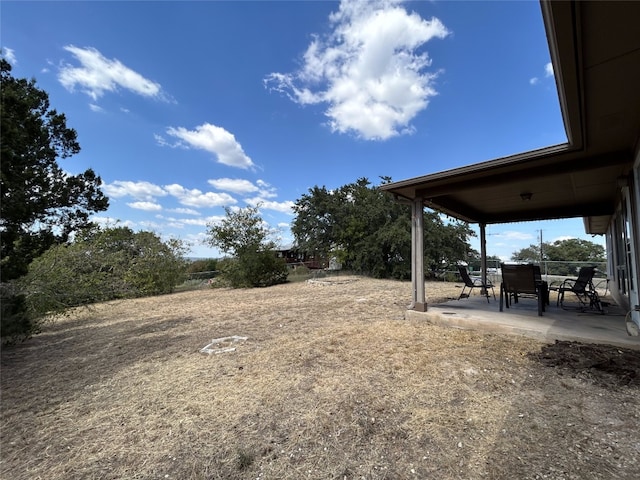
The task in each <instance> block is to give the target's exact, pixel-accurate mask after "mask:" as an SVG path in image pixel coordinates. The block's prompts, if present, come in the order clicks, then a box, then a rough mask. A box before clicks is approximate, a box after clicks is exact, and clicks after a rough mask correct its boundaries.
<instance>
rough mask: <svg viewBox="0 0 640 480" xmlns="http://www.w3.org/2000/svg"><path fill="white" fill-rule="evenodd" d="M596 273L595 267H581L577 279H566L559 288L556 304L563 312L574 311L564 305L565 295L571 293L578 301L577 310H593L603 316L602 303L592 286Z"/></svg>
mask: <svg viewBox="0 0 640 480" xmlns="http://www.w3.org/2000/svg"><path fill="white" fill-rule="evenodd" d="M595 273H596V267H582V268H580V271H579V272H578V278H567V279H565V280H564V281H563V282H562V283H561V284H560V286H559V287H557V290H558V300H557V304H558V306H560V307H561V308H563V309H564V310H571V309H575V307H570V306H568V305H565V294H566V293H573V294H574V295H575V297H576V298H577V299H578V304H579V305H578V307H577V308H578V310H587V309H589V310H594V311H597V312H599V313H601V314H604V310H603V308H602V302H601V301H600V296H599V295H598V291H597V290H596V288H595V286H594V285H593V276H594V275H595Z"/></svg>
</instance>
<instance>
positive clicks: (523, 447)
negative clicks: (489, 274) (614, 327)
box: [0, 277, 640, 480]
mask: <svg viewBox="0 0 640 480" xmlns="http://www.w3.org/2000/svg"><path fill="white" fill-rule="evenodd" d="M460 288H461V285H456V284H449V283H430V284H428V285H427V294H428V296H429V301H432V302H433V301H439V300H441V299H445V298H451V297H457V294H458V293H459V291H460ZM410 297H411V286H410V284H409V283H406V282H394V281H381V280H372V279H364V278H355V277H338V278H337V279H336V278H334V279H333V280H330V281H325V282H315V283H310V282H300V283H290V284H286V285H280V286H275V287H270V288H264V289H254V290H230V289H203V290H197V291H190V292H184V293H178V294H172V295H167V296H162V297H154V298H145V299H137V300H127V301H119V302H109V303H105V304H101V305H97V306H95V307H94V308H92V309H91V310H79V311H77V312H74V313H73V314H72V315H71V316H69V317H68V318H64V319H61V320H58V321H57V322H55V323H54V324H52V325H50V326H48V327H47V328H46V330H45V331H44V332H43V333H42V334H40V335H38V336H37V337H35V338H33V339H31V340H29V341H27V342H25V343H22V344H19V345H16V346H14V347H5V348H3V350H2V356H1V360H2V364H1V365H2V372H1V373H2V377H1V386H2V404H1V408H2V410H1V419H2V424H1V425H2V436H1V442H0V447H1V450H0V455H1V457H0V477H1V478H2V479H7V480H9V479H12V480H14V479H15V480H20V479H93V478H95V479H98V478H99V479H125V478H126V479H165V478H167V479H303V478H309V479H356V478H357V479H361V478H366V479H412V478H416V479H427V478H437V479H480V478H488V479H515V478H517V479H580V480H583V479H606V480H609V479H614V478H615V479H636V478H638V475H639V472H640V436H639V435H638V433H639V432H638V430H639V429H638V427H639V425H640V352H638V351H632V350H625V349H621V348H616V347H609V346H604V345H583V344H578V343H570V342H558V343H555V344H545V343H540V342H538V341H535V340H532V339H528V338H524V337H519V336H507V335H497V334H488V333H483V332H477V331H465V330H459V329H453V328H443V327H437V326H434V325H430V324H428V323H426V322H418V321H408V320H405V319H404V312H405V310H406V307H407V304H408V303H409V299H410ZM230 335H240V336H247V337H248V339H247V340H246V341H244V342H240V343H237V344H236V345H235V346H236V350H235V351H234V352H230V353H223V354H211V355H208V354H203V353H200V349H201V348H203V347H204V346H205V345H207V344H208V343H209V342H210V341H211V340H212V339H214V338H219V337H225V336H230Z"/></svg>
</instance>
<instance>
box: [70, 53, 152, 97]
mask: <svg viewBox="0 0 640 480" xmlns="http://www.w3.org/2000/svg"><path fill="white" fill-rule="evenodd" d="M64 49H65V50H66V51H68V52H70V53H71V54H72V55H73V56H74V57H75V58H76V60H77V61H78V62H80V65H81V66H80V67H74V66H72V65H70V64H64V65H62V67H61V68H60V71H59V73H58V80H59V81H60V83H61V84H62V85H63V86H64V87H65V88H66V89H67V90H69V91H73V90H74V89H75V88H76V87H79V88H80V89H81V90H82V91H83V92H84V93H86V94H87V95H89V96H90V97H91V98H92V99H93V100H94V101H95V100H97V99H98V98H100V97H101V96H102V95H104V93H105V92H117V91H118V90H120V89H124V90H129V91H131V92H133V93H135V94H138V95H142V96H144V97H151V98H159V99H164V98H165V95H164V94H163V92H162V87H161V86H160V84H159V83H156V82H154V81H152V80H149V79H147V78H145V77H143V76H142V75H141V74H139V73H138V72H135V71H134V70H131V69H130V68H129V67H126V66H125V65H123V64H122V63H121V62H120V61H119V60H117V59H112V60H110V59H108V58H105V57H104V56H103V55H102V54H101V53H100V52H99V51H98V50H96V49H95V48H92V47H86V48H79V47H75V46H73V45H67V46H66V47H64Z"/></svg>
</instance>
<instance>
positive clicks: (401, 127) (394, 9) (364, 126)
mask: <svg viewBox="0 0 640 480" xmlns="http://www.w3.org/2000/svg"><path fill="white" fill-rule="evenodd" d="M400 3H401V1H400V0H377V1H374V2H363V1H361V0H343V1H342V2H341V3H340V7H339V9H338V11H337V12H334V13H333V14H331V16H330V18H329V21H330V23H331V27H332V31H331V33H330V34H329V35H327V36H324V37H319V36H316V37H314V39H313V41H312V42H311V44H310V45H309V46H308V48H307V50H306V52H305V53H304V57H303V65H302V67H301V68H300V69H299V70H298V71H295V72H293V73H271V74H269V75H267V77H266V78H265V80H264V82H265V86H266V87H267V88H269V89H270V90H275V91H279V92H282V93H284V94H286V95H287V96H288V97H289V98H290V99H291V100H293V101H294V102H296V103H299V104H322V105H326V110H325V114H326V116H327V118H328V124H329V126H330V127H331V129H332V130H333V131H335V132H340V133H355V134H356V135H357V136H358V137H361V138H364V139H367V140H385V139H388V138H390V137H393V136H396V135H400V134H403V133H410V132H411V131H412V130H413V129H412V126H411V120H412V119H413V118H415V116H416V115H417V114H418V113H419V112H420V111H422V110H424V109H425V108H426V107H427V105H428V103H429V99H430V98H431V97H432V96H434V95H436V94H437V92H436V90H435V88H434V81H435V78H436V76H437V74H438V73H437V72H427V71H426V69H427V68H428V67H430V66H431V59H430V58H429V56H428V55H427V53H426V52H424V51H420V49H422V48H423V47H424V45H425V44H426V43H427V42H429V41H430V40H432V39H434V38H445V37H446V36H447V35H448V34H449V31H448V30H447V28H446V27H445V26H444V25H443V23H442V22H441V21H440V20H439V19H437V18H431V19H429V20H425V19H423V18H421V17H420V16H419V15H418V14H417V13H415V12H411V13H409V12H408V11H407V10H406V9H405V8H403V7H402V6H401V5H400Z"/></svg>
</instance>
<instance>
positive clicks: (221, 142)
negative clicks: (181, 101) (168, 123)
mask: <svg viewBox="0 0 640 480" xmlns="http://www.w3.org/2000/svg"><path fill="white" fill-rule="evenodd" d="M167 134H168V135H171V136H172V137H175V138H177V139H178V140H179V142H178V143H177V144H174V145H170V144H169V143H168V142H167V141H166V140H165V139H164V138H162V137H161V136H159V135H156V141H157V142H158V143H159V144H160V145H161V146H172V147H173V146H181V147H184V148H196V149H199V150H204V151H206V152H209V153H213V154H214V155H215V156H216V157H217V159H218V163H222V164H223V165H227V166H229V167H237V168H243V169H248V168H253V167H254V163H253V161H252V160H251V158H249V156H248V155H247V154H246V153H244V150H243V149H242V145H240V143H239V142H238V141H237V140H236V137H235V136H234V135H233V134H232V133H229V132H228V131H226V130H225V129H224V128H222V127H218V126H216V125H212V124H210V123H204V124H202V125H200V126H198V127H196V129H195V130H187V129H186V128H184V127H177V128H174V127H169V128H167Z"/></svg>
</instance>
